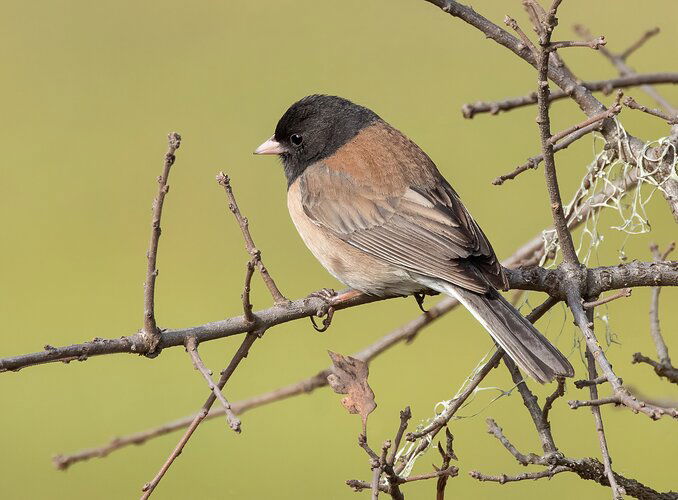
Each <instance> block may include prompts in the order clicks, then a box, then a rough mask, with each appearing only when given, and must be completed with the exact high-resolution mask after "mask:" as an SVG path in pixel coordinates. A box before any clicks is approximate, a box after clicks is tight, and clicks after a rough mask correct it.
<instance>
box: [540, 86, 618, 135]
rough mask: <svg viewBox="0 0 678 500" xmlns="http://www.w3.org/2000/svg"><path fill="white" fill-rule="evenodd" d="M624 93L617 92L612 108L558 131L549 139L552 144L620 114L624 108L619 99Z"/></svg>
mask: <svg viewBox="0 0 678 500" xmlns="http://www.w3.org/2000/svg"><path fill="white" fill-rule="evenodd" d="M623 95H624V94H623V93H622V91H621V90H619V91H618V92H617V98H616V99H615V101H614V104H613V105H612V106H611V107H610V108H608V109H606V110H605V111H603V112H602V113H598V114H597V115H593V116H592V117H590V118H588V119H586V120H584V121H583V122H580V123H577V124H576V125H572V126H571V127H568V128H566V129H565V130H562V131H560V132H558V133H557V134H554V135H552V136H551V139H549V142H550V143H551V144H552V145H555V143H556V142H558V141H559V140H561V139H563V138H565V137H567V136H569V135H571V134H573V133H574V132H577V131H578V130H581V129H583V128H585V127H588V126H589V125H593V124H596V123H598V122H602V121H603V120H606V119H608V118H610V117H612V116H615V115H617V114H619V112H620V111H621V109H622V107H621V104H620V103H619V101H620V100H621V97H622V96H623Z"/></svg>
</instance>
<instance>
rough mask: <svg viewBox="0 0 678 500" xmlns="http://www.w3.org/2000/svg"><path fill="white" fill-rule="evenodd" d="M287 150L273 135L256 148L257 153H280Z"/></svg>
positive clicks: (255, 152)
mask: <svg viewBox="0 0 678 500" xmlns="http://www.w3.org/2000/svg"><path fill="white" fill-rule="evenodd" d="M286 151H287V150H286V149H285V148H284V147H283V145H282V144H280V143H279V142H278V141H276V140H275V139H274V138H273V137H271V138H270V139H269V140H267V141H266V142H264V143H263V144H262V145H261V146H259V147H258V148H257V149H255V150H254V154H255V155H279V154H282V153H285V152H286Z"/></svg>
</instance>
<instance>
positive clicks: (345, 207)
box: [254, 94, 574, 384]
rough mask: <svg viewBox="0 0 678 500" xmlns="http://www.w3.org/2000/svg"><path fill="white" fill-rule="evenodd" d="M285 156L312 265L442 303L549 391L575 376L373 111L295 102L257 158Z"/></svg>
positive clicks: (310, 99) (316, 99)
mask: <svg viewBox="0 0 678 500" xmlns="http://www.w3.org/2000/svg"><path fill="white" fill-rule="evenodd" d="M254 153H255V154H257V155H277V156H279V158H280V159H281V160H282V166H283V170H284V174H285V177H286V179H287V207H288V209H289V213H290V217H291V219H292V222H293V223H294V225H295V227H296V229H297V231H298V233H299V235H300V236H301V238H302V240H303V241H304V243H305V244H306V246H307V247H308V249H309V250H310V251H311V253H312V254H313V255H314V256H315V258H316V259H317V260H318V261H319V262H320V263H321V264H322V265H323V267H325V269H327V271H328V272H329V273H330V274H332V275H333V276H334V277H335V278H337V279H338V280H339V281H341V282H342V283H344V284H345V285H346V286H348V287H349V288H350V289H352V290H354V291H357V292H359V293H364V294H367V295H372V296H379V297H385V296H407V295H413V294H420V293H435V292H438V293H442V294H445V295H448V296H450V297H454V298H455V299H457V300H458V301H459V302H460V303H461V304H462V305H464V306H465V307H466V309H468V310H469V311H470V312H471V314H472V315H473V316H474V317H475V318H476V320H477V321H478V322H480V324H481V325H482V326H483V327H484V328H485V329H486V330H487V331H488V332H489V334H490V335H491V337H492V338H493V339H494V341H495V342H496V344H497V345H498V346H499V347H501V348H502V349H503V350H504V351H505V352H506V354H508V356H510V357H511V359H512V360H513V361H515V363H516V364H517V365H518V366H519V367H520V368H521V369H522V370H523V371H524V372H525V373H527V374H528V375H529V376H531V377H532V378H534V379H535V380H537V381H538V382H540V383H542V384H543V383H546V382H550V381H552V380H553V379H554V378H557V377H572V376H573V375H574V369H573V367H572V365H571V364H570V362H569V361H568V360H567V358H566V357H565V356H564V355H563V354H562V353H561V352H560V351H559V350H558V349H557V348H556V347H555V346H553V344H551V342H549V340H548V339H547V338H546V337H545V336H544V335H542V334H541V333H540V332H539V331H538V330H537V329H536V328H535V327H534V326H533V325H532V324H531V323H530V322H529V321H528V320H527V319H526V318H525V317H524V316H523V315H522V314H520V312H518V311H517V310H516V309H515V308H514V307H513V306H512V305H511V304H510V303H509V302H508V301H507V300H506V299H505V298H504V297H503V296H502V295H501V294H500V293H499V291H498V290H507V289H508V281H507V278H506V274H505V272H504V269H503V267H502V266H501V264H500V263H499V260H498V259H497V256H496V255H495V252H494V250H493V249H492V246H491V245H490V242H489V240H488V239H487V237H486V236H485V234H484V233H483V231H482V229H481V228H480V226H479V225H478V223H477V222H476V221H475V220H474V219H473V217H472V216H471V214H470V213H469V212H468V210H467V209H466V207H465V206H464V204H463V203H462V201H461V199H460V197H459V195H458V194H457V192H456V191H455V190H454V189H453V188H452V186H451V185H450V183H449V182H448V181H447V180H446V179H445V178H444V177H443V176H442V174H441V173H440V172H439V170H438V168H437V167H436V165H435V163H434V162H433V161H432V160H431V158H429V156H428V155H427V154H426V153H425V152H424V151H423V150H422V149H421V148H420V147H419V146H417V145H416V144H415V143H414V142H413V141H412V140H410V139H409V138H408V137H407V136H406V135H405V134H403V133H402V132H400V131H399V130H397V129H396V128H394V127H392V126H391V125H389V124H388V123H387V122H386V121H385V120H383V119H382V118H380V117H379V116H378V115H377V114H376V113H375V112H374V111H372V110H370V109H368V108H366V107H364V106H360V105H358V104H355V103H353V102H352V101H350V100H348V99H345V98H342V97H338V96H332V95H324V94H314V95H309V96H306V97H304V98H302V99H300V100H299V101H297V102H295V103H294V104H292V105H291V106H290V107H289V109H287V111H285V113H284V114H283V115H282V117H281V118H280V120H279V121H278V123H277V125H276V128H275V133H274V134H273V136H271V138H270V139H268V140H266V141H265V142H264V143H263V144H261V145H260V146H259V147H258V148H257V149H256V150H255V151H254Z"/></svg>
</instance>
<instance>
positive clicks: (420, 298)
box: [414, 293, 428, 313]
mask: <svg viewBox="0 0 678 500" xmlns="http://www.w3.org/2000/svg"><path fill="white" fill-rule="evenodd" d="M425 298H426V294H424V293H415V294H414V300H416V301H417V305H418V306H419V309H421V312H425V313H426V312H428V311H427V310H426V309H424V299H425Z"/></svg>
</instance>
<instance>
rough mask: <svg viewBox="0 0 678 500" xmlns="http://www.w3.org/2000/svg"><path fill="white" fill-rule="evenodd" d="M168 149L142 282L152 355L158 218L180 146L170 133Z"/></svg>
mask: <svg viewBox="0 0 678 500" xmlns="http://www.w3.org/2000/svg"><path fill="white" fill-rule="evenodd" d="M167 140H168V149H167V153H165V161H164V164H163V170H162V174H161V175H160V177H158V194H157V196H156V197H155V199H154V200H153V218H152V219H151V237H150V241H149V243H148V252H147V253H146V259H147V261H148V265H147V267H146V281H145V282H144V327H143V329H142V331H141V335H142V338H143V340H144V342H145V344H146V345H147V349H146V353H147V354H153V353H154V352H155V350H156V348H157V346H158V344H159V343H160V330H159V329H158V325H157V324H156V322H155V307H154V302H155V278H156V277H157V276H158V269H157V267H156V263H157V260H158V243H159V241H160V232H161V229H160V218H161V217H162V206H163V203H164V201H165V195H166V194H167V192H168V191H169V184H168V179H169V174H170V169H171V168H172V165H174V160H175V158H176V157H175V155H174V153H176V151H177V149H179V147H180V146H181V136H180V135H179V134H177V133H176V132H172V133H170V134H169V135H168V136H167Z"/></svg>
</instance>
